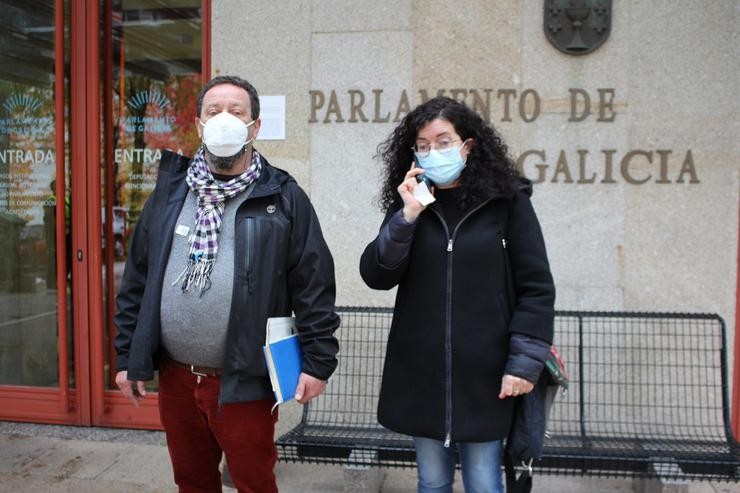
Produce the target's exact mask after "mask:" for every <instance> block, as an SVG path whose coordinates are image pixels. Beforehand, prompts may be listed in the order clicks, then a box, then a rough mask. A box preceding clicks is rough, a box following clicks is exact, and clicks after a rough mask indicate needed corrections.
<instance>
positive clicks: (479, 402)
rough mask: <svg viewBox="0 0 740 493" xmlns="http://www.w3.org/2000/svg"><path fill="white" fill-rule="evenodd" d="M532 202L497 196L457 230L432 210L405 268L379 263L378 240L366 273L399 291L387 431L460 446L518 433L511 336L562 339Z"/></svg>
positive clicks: (384, 408) (383, 407)
mask: <svg viewBox="0 0 740 493" xmlns="http://www.w3.org/2000/svg"><path fill="white" fill-rule="evenodd" d="M530 194H531V185H529V184H527V185H526V186H523V187H522V189H521V190H520V192H519V193H517V194H516V196H514V197H512V198H502V197H492V198H490V199H488V200H486V201H485V202H483V203H481V204H479V205H478V206H476V207H473V208H472V209H471V210H469V211H468V212H466V213H465V215H464V217H463V219H462V220H461V221H460V223H459V224H458V225H457V227H456V228H455V229H454V231H449V229H448V227H447V224H446V223H445V220H444V216H443V214H442V213H441V211H440V210H439V208H438V206H437V204H436V203H435V204H432V205H431V206H429V207H428V208H427V209H426V210H425V211H424V212H422V213H421V215H420V216H419V218H418V219H417V224H416V229H415V232H414V236H413V240H412V243H411V246H410V252H409V255H408V256H406V257H405V259H404V260H403V261H401V262H400V263H399V264H398V265H396V266H393V267H387V266H384V265H382V263H381V262H380V261H379V258H378V239H377V238H376V239H375V240H374V241H373V242H372V243H370V244H369V245H368V246H367V248H366V249H365V252H364V253H363V255H362V259H361V261H360V272H361V275H362V278H363V279H364V280H365V282H366V283H367V285H368V286H370V287H371V288H374V289H391V288H393V287H395V286H398V292H397V295H396V303H395V308H394V314H393V321H392V324H391V330H390V334H389V338H388V346H387V352H386V360H385V367H384V371H383V380H382V385H381V391H380V401H379V404H378V420H379V421H380V423H381V424H383V425H384V426H386V427H387V428H390V429H391V430H394V431H397V432H400V433H404V434H408V435H413V436H422V437H428V438H433V439H437V440H445V439H451V440H453V441H460V442H483V441H492V440H499V439H502V438H504V437H506V436H507V434H508V433H509V430H510V429H511V420H512V414H513V409H514V406H513V404H514V400H513V399H510V398H507V399H504V400H500V399H499V398H498V394H499V391H500V389H501V379H502V377H503V375H504V368H505V367H506V364H507V357H508V352H509V338H510V335H511V334H514V333H519V334H523V335H524V336H527V337H531V338H535V339H539V340H542V341H546V342H547V343H551V342H552V336H553V316H554V308H553V305H554V299H555V288H554V285H553V282H552V276H551V274H550V269H549V265H548V261H547V254H546V252H545V245H544V241H543V237H542V233H541V230H540V226H539V223H538V221H537V217H536V215H535V212H534V209H533V208H532V205H531V202H530V200H529V195H530ZM395 212H396V211H390V212H389V214H388V215H387V216H386V218H385V221H384V224H385V223H386V222H387V221H388V220H389V218H390V217H391V215H392V214H393V213H395ZM507 252H508V257H509V261H510V266H511V274H512V279H513V284H514V288H513V289H514V291H515V293H513V296H514V299H515V309H514V312H513V313H511V309H510V308H509V306H510V304H509V296H511V295H512V294H510V293H508V288H507V281H506V279H507V277H506V270H505V269H506V268H508V266H507V263H506V253H507Z"/></svg>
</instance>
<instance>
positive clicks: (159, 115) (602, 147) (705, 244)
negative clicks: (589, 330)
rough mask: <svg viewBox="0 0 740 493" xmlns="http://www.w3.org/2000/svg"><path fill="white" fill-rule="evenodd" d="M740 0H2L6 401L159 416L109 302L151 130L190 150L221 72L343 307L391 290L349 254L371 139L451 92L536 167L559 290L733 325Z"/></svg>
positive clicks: (361, 217)
mask: <svg viewBox="0 0 740 493" xmlns="http://www.w3.org/2000/svg"><path fill="white" fill-rule="evenodd" d="M576 4H578V5H576ZM580 4H583V5H580ZM19 5H21V6H19ZM739 5H740V4H738V2H737V1H736V0H718V1H713V2H693V1H689V0H681V1H668V0H660V1H649V2H648V1H633V2H624V1H614V2H609V1H603V0H600V1H596V2H571V1H570V0H559V1H544V0H523V1H521V2H510V1H505V0H469V1H464V2H449V1H444V0H427V1H419V0H416V1H414V0H400V1H399V0H393V1H390V0H378V1H376V2H373V3H372V4H367V3H366V2H358V1H354V0H353V1H346V0H341V1H340V0H309V1H287V2H259V1H253V0H249V1H242V0H223V1H221V0H219V1H218V2H209V1H207V0H204V1H203V2H200V1H187V0H163V1H158V2H147V1H127V0H118V1H101V2H91V1H88V2H85V1H78V2H75V1H60V0H57V1H53V0H50V1H47V2H42V1H38V2H23V3H21V2H7V1H6V2H3V9H15V10H14V12H16V11H17V12H18V15H16V16H9V18H13V19H22V20H18V21H17V22H16V24H13V25H12V26H11V27H12V32H13V33H14V36H15V37H14V38H13V39H10V35H9V34H3V35H2V36H3V37H4V39H3V41H4V42H5V43H4V45H5V46H13V47H14V48H13V49H14V50H16V51H14V52H12V53H11V54H10V55H8V54H4V55H2V56H3V58H4V61H5V63H4V64H3V69H2V73H3V76H2V78H0V83H1V84H3V85H2V88H1V89H0V105H2V108H1V111H3V112H4V115H3V117H2V119H0V123H3V128H2V134H0V147H2V149H1V150H0V152H2V154H0V211H2V212H0V215H2V219H3V221H4V222H5V223H6V224H7V225H4V226H3V228H4V229H5V228H8V231H16V232H17V233H16V234H15V237H13V235H12V234H11V235H10V236H8V237H6V238H5V241H8V242H10V243H8V245H10V246H8V247H6V251H12V252H13V253H12V254H11V255H10V258H8V256H6V257H5V258H4V259H3V261H1V262H0V266H1V267H2V269H3V273H2V276H3V278H2V279H0V303H1V304H2V308H1V309H2V312H0V325H2V329H1V330H2V333H0V384H2V386H1V387H0V400H5V401H6V403H7V404H8V405H9V406H10V407H8V406H0V408H2V409H5V410H6V411H0V417H2V418H3V419H30V420H37V421H44V422H75V423H80V424H93V425H111V426H140V427H157V426H158V423H157V418H156V414H155V412H154V411H156V408H155V407H154V406H153V404H151V403H150V404H149V406H148V407H147V406H144V408H143V409H140V410H134V409H131V408H130V406H127V405H126V404H125V403H124V402H123V400H122V399H120V398H119V397H118V396H117V395H116V392H115V391H114V390H111V385H110V384H111V382H112V380H111V376H112V373H113V369H112V368H110V366H109V364H108V363H109V360H110V351H111V348H110V337H111V334H112V333H113V332H112V326H111V324H110V318H111V313H112V309H113V307H112V299H113V295H114V293H115V288H116V281H117V279H118V276H120V270H121V268H122V265H123V261H124V260H125V256H126V240H127V237H128V234H129V232H130V231H131V229H132V228H133V226H134V224H135V222H136V219H137V216H138V213H139V211H140V210H141V205H142V204H143V201H144V200H145V198H146V196H147V194H148V193H149V192H150V191H151V189H152V188H153V183H154V179H155V177H156V165H157V161H158V153H159V151H160V149H163V148H171V149H177V150H181V151H182V152H183V153H186V154H187V153H192V152H193V151H194V149H195V148H196V147H197V145H198V142H197V137H196V134H195V131H194V126H193V117H194V109H195V106H194V95H195V94H197V91H198V89H199V87H200V84H201V81H202V80H204V79H207V78H208V77H210V76H213V75H218V74H235V75H239V76H242V77H244V78H246V79H248V80H250V81H251V82H252V83H253V84H254V85H255V87H256V88H257V90H258V91H259V92H260V94H261V95H262V97H263V101H262V106H263V110H262V118H263V127H262V135H261V138H260V140H259V141H258V142H257V148H258V149H259V150H260V151H261V152H262V153H263V154H265V156H267V157H268V159H269V160H270V161H271V163H273V164H274V165H276V166H278V167H281V168H283V169H286V170H288V171H289V172H290V173H291V174H292V175H293V176H295V177H296V179H297V180H298V182H299V183H300V184H301V185H302V186H303V187H304V188H305V189H306V190H307V192H308V193H309V195H310V197H311V200H312V202H313V204H314V206H315V207H316V210H317V213H318V215H319V218H320V220H321V222H322V226H323V229H324V233H325V235H326V238H327V241H328V243H329V246H330V248H331V250H332V252H333V253H334V257H335V263H336V266H337V282H338V291H337V296H338V300H337V301H338V303H339V304H342V305H379V306H388V305H391V304H392V300H393V294H394V293H393V292H377V291H372V290H370V289H368V288H367V287H366V286H365V285H364V284H363V283H362V281H361V279H360V277H359V273H358V260H359V256H360V254H361V252H362V250H363V248H364V246H365V245H366V244H367V242H369V241H370V240H371V239H372V238H373V237H374V236H375V234H376V233H377V229H378V227H379V224H380V221H381V217H382V216H381V213H380V211H379V209H378V207H377V204H376V203H377V200H376V199H377V195H378V191H379V186H380V183H379V177H380V163H378V161H377V160H375V159H374V157H373V156H374V154H375V149H376V147H377V145H378V144H379V143H380V142H381V141H383V140H384V139H385V138H386V137H387V136H388V135H389V134H390V132H391V131H392V129H393V128H394V127H395V126H396V125H397V124H398V122H399V121H400V119H401V118H403V116H404V115H405V114H407V113H408V112H409V111H410V110H411V108H413V107H414V106H416V105H417V104H419V103H420V102H422V101H424V100H426V99H428V98H430V97H433V96H435V95H438V94H442V95H447V96H450V97H452V98H455V99H459V100H461V101H464V102H465V103H467V104H468V105H470V106H471V107H473V108H474V109H475V110H476V111H478V112H479V113H480V114H481V115H482V116H483V117H484V118H485V119H486V120H487V121H489V122H490V123H491V124H492V125H493V126H494V127H496V128H497V129H498V130H499V131H500V133H501V134H502V136H503V137H504V139H505V140H506V142H507V143H508V145H509V148H510V154H511V156H512V158H514V159H515V160H516V162H517V163H518V165H519V166H520V168H521V170H522V173H523V174H524V175H526V176H527V177H529V178H530V179H532V180H533V181H534V182H535V186H534V195H533V201H534V205H535V208H536V210H537V213H538V216H539V218H540V222H541V224H542V228H543V232H544V235H545V239H546V242H547V246H548V253H549V257H550V262H551V266H552V269H553V275H554V278H555V282H556V287H557V302H556V307H557V308H558V309H563V310H570V309H577V310H629V311H633V310H635V311H680V312H711V313H718V314H719V315H720V316H722V317H723V318H724V319H725V321H726V322H727V327H728V338H729V345H730V347H733V344H734V333H735V319H736V310H737V305H738V289H737V279H738V252H739V249H738V218H739V215H738V203H739V202H738V199H739V194H740V190H739V185H740V166H739V163H740V139H738V135H740V132H739V130H740V125H739V124H738V97H737V94H738V80H739V79H740V77H739V75H740V70H739V69H740V62H738V60H740V48H739V47H740V44H739V43H738V42H737V39H738V32H737V25H738V22H737V21H738V12H739V8H738V7H739ZM576 7H582V8H581V10H582V11H583V10H584V8H585V7H589V8H588V9H587V10H588V12H587V13H586V14H585V15H586V17H583V18H582V19H581V18H580V17H579V16H582V15H583V13H582V12H581V13H578V12H576V10H577V9H576ZM42 13H43V15H42ZM23 16H25V17H23ZM39 16H41V17H39ZM576 21H578V22H579V24H578V25H577V26H576V24H575V23H576ZM7 22H9V21H7ZM574 26H576V27H574ZM60 27H62V29H60ZM20 38H22V39H24V43H20V44H18V43H17V42H16V41H15V40H16V39H20ZM11 43H13V44H11ZM16 46H21V47H23V49H26V50H27V51H25V52H20V51H18V50H20V49H21V48H15V47H16ZM11 51H12V50H11ZM98 123H99V124H98ZM62 150H64V152H62ZM61 176H64V178H65V179H64V180H61V179H60V177H61ZM62 182H63V183H62ZM52 183H53V188H54V190H51V189H50V188H49V187H50V185H51V184H52ZM65 195H66V196H67V197H68V200H66V201H65V214H61V203H62V201H61V199H60V198H59V197H62V196H65ZM65 237H69V241H66V240H64V239H63V238H65ZM13 238H15V239H13ZM11 240H12V241H11ZM52 240H53V241H52ZM44 245H45V246H44ZM8 249H10V250H8ZM65 251H66V253H65ZM11 274H12V275H11ZM730 356H731V358H732V355H730ZM154 385H156V384H154ZM8 409H11V411H7V410H8ZM3 412H4V413H5V415H2V413H3Z"/></svg>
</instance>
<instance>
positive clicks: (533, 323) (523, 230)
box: [507, 193, 555, 343]
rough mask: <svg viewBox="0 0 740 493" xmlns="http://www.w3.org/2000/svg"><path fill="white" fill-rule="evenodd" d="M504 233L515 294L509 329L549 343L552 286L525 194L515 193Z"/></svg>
mask: <svg viewBox="0 0 740 493" xmlns="http://www.w3.org/2000/svg"><path fill="white" fill-rule="evenodd" d="M507 236H508V245H507V249H508V252H509V260H510V262H511V270H512V275H513V281H514V291H515V294H516V296H515V300H516V306H515V309H514V314H513V316H512V319H511V324H510V325H509V330H510V332H512V333H519V334H524V335H527V336H530V337H534V338H536V339H540V340H543V341H546V342H547V343H552V338H553V320H554V316H555V308H554V305H555V285H554V284H553V281H552V275H551V274H550V265H549V263H548V261H547V252H546V251H545V240H544V238H543V237H542V230H541V229H540V224H539V222H538V221H537V215H536V214H535V212H534V208H533V207H532V203H531V201H530V200H529V196H527V194H525V193H519V194H518V195H517V196H516V198H515V199H514V200H513V203H512V207H511V211H510V213H509V220H508V233H507Z"/></svg>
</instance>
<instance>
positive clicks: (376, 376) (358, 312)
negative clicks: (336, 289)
mask: <svg viewBox="0 0 740 493" xmlns="http://www.w3.org/2000/svg"><path fill="white" fill-rule="evenodd" d="M339 314H340V316H341V317H342V326H341V329H340V331H339V332H338V333H337V335H338V337H339V339H340V355H339V360H340V365H339V368H338V370H337V372H336V373H335V375H334V376H333V377H332V379H331V381H330V383H329V385H328V386H327V391H326V393H325V394H324V395H322V396H321V397H319V398H317V399H315V400H314V401H312V402H311V404H310V405H309V406H306V407H305V408H304V413H303V419H302V421H301V423H300V424H299V425H298V426H297V427H296V428H295V429H293V430H291V431H290V432H289V433H287V434H286V435H284V436H283V437H281V438H280V439H279V440H278V445H279V450H280V454H281V459H282V460H287V461H305V462H323V463H342V464H367V463H368V462H371V463H372V464H375V465H382V466H398V467H409V466H411V467H413V466H414V465H415V464H414V452H413V445H412V442H411V440H410V438H409V437H407V436H404V435H399V434H396V433H393V432H391V431H389V430H386V429H384V428H382V427H381V426H380V425H379V424H378V423H377V420H376V405H377V398H378V392H379V389H380V379H381V376H382V370H383V360H384V357H385V344H386V339H387V336H388V329H389V327H390V322H391V317H392V310H391V309H389V308H370V307H343V308H340V309H339ZM555 339H556V340H555V343H556V345H557V346H558V348H559V349H560V352H561V354H562V355H563V358H564V360H565V362H566V367H567V370H568V373H569V377H570V390H569V392H568V393H567V395H565V396H558V397H557V399H556V401H555V404H554V406H553V408H552V412H551V415H550V423H549V425H548V429H549V434H550V438H549V439H548V440H546V446H545V453H544V456H543V458H542V460H541V461H540V462H539V467H540V468H541V469H542V468H544V469H547V470H548V473H554V474H567V475H592V476H611V477H640V476H643V477H655V476H657V475H661V476H664V477H669V478H674V479H729V480H734V481H737V480H738V479H739V477H738V466H740V462H739V460H738V457H739V454H738V451H739V450H740V448H739V447H738V444H737V442H736V441H735V439H734V437H733V436H732V432H731V430H730V425H729V404H728V403H729V400H728V383H727V352H726V346H725V325H724V321H723V320H722V319H721V318H720V317H719V316H717V315H708V314H675V313H625V312H572V311H568V312H558V313H557V314H556V317H555ZM491 384H492V386H498V385H499V382H492V383H491ZM495 391H498V389H497V388H496V389H495ZM492 419H495V417H492ZM536 466H537V464H536Z"/></svg>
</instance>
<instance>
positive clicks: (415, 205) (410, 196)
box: [398, 164, 431, 223]
mask: <svg viewBox="0 0 740 493" xmlns="http://www.w3.org/2000/svg"><path fill="white" fill-rule="evenodd" d="M422 173H424V170H423V169H421V168H417V167H416V166H415V164H412V165H411V169H409V170H408V172H407V173H406V177H405V178H404V180H403V182H401V184H400V185H398V193H399V194H400V195H401V199H402V200H403V218H404V219H405V220H406V222H409V223H412V222H414V221H416V218H418V217H419V214H421V212H422V211H423V210H424V209H426V207H425V206H424V205H422V204H421V202H419V201H418V200H417V199H416V197H414V188H416V186H417V185H418V184H419V183H418V182H417V181H416V176H417V175H420V174H422ZM430 192H431V190H430Z"/></svg>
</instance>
